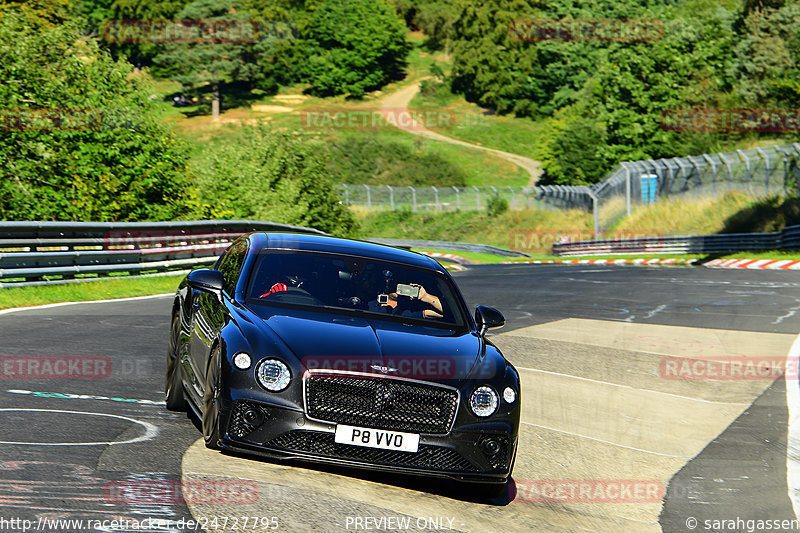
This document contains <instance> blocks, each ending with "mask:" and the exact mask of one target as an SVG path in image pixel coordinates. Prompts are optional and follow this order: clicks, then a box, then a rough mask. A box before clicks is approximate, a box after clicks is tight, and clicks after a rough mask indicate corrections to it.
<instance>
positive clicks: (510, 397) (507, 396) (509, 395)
mask: <svg viewBox="0 0 800 533" xmlns="http://www.w3.org/2000/svg"><path fill="white" fill-rule="evenodd" d="M503 399H504V400H505V401H506V403H514V400H516V399H517V393H516V392H515V391H514V389H512V388H511V387H506V388H505V389H504V390H503Z"/></svg>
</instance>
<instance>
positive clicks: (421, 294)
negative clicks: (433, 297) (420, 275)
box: [409, 283, 428, 301]
mask: <svg viewBox="0 0 800 533" xmlns="http://www.w3.org/2000/svg"><path fill="white" fill-rule="evenodd" d="M409 285H411V286H412V287H419V294H418V295H417V298H419V299H420V300H422V301H425V300H424V298H425V296H427V295H428V293H427V292H426V291H425V287H423V286H422V285H420V284H419V283H409Z"/></svg>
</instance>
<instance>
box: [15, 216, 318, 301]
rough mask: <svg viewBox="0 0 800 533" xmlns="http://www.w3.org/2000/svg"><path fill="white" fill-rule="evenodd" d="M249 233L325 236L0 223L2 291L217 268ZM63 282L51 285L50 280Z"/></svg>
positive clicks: (191, 224)
mask: <svg viewBox="0 0 800 533" xmlns="http://www.w3.org/2000/svg"><path fill="white" fill-rule="evenodd" d="M248 231H279V232H291V233H316V234H319V235H325V233H323V232H321V231H318V230H314V229H311V228H304V227H300V226H290V225H287V224H276V223H273V222H261V221H254V220H213V221H187V222H120V223H115V222H0V287H3V286H5V287H9V286H24V285H40V284H44V283H64V282H76V281H89V280H93V279H97V278H96V277H76V276H83V275H86V274H89V275H95V276H105V275H109V274H118V275H125V274H127V275H138V274H141V273H143V272H155V273H160V272H165V271H173V270H176V269H179V270H180V269H188V268H191V267H194V266H197V265H203V264H210V263H213V262H214V261H215V260H216V258H217V257H218V256H219V255H220V254H221V253H222V252H223V251H224V250H225V249H226V248H227V247H228V245H230V243H231V242H232V241H233V240H234V239H235V238H236V237H238V236H239V235H241V234H243V233H246V232H248ZM53 277H55V278H59V279H57V280H52V279H50V278H53Z"/></svg>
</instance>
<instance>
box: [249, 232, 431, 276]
mask: <svg viewBox="0 0 800 533" xmlns="http://www.w3.org/2000/svg"><path fill="white" fill-rule="evenodd" d="M250 239H251V242H252V243H253V245H254V246H255V247H256V248H257V249H265V248H266V249H272V250H301V251H317V252H327V253H335V254H344V255H355V256H359V257H368V258H373V259H381V260H384V261H395V262H398V263H405V264H408V265H412V266H416V267H420V268H428V269H433V270H437V271H444V268H443V267H442V266H441V265H440V264H439V263H438V262H436V261H435V260H434V259H432V258H430V257H428V256H425V255H422V254H419V253H416V252H411V251H409V250H403V249H400V248H394V247H392V246H386V245H384V244H377V243H372V242H366V241H358V240H354V239H343V238H338V237H327V236H323V235H311V234H306V233H265V232H255V233H251V234H250Z"/></svg>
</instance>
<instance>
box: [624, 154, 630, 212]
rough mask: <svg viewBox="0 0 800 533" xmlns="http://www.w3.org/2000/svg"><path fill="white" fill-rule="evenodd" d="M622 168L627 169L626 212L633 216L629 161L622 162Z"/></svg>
mask: <svg viewBox="0 0 800 533" xmlns="http://www.w3.org/2000/svg"><path fill="white" fill-rule="evenodd" d="M622 168H624V169H625V212H626V213H627V215H628V216H631V169H630V167H628V163H627V161H623V162H622Z"/></svg>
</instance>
